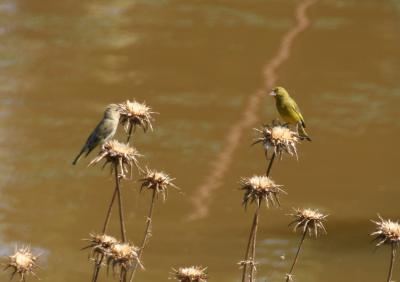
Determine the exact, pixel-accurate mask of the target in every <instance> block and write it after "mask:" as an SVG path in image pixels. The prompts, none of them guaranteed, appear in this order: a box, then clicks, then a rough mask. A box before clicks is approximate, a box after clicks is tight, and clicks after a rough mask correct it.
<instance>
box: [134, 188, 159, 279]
mask: <svg viewBox="0 0 400 282" xmlns="http://www.w3.org/2000/svg"><path fill="white" fill-rule="evenodd" d="M156 195H157V191H156V189H153V196H152V197H151V203H150V209H149V214H148V216H147V225H146V230H145V232H144V236H143V240H142V244H141V245H140V249H139V251H138V257H137V259H138V261H136V263H135V266H134V267H133V270H132V273H131V277H130V278H129V281H130V282H132V281H133V278H134V277H135V273H136V269H137V267H138V265H139V261H140V258H141V255H142V253H143V249H144V247H145V246H146V244H147V241H148V240H149V238H150V236H151V227H152V218H153V210H154V203H155V198H156Z"/></svg>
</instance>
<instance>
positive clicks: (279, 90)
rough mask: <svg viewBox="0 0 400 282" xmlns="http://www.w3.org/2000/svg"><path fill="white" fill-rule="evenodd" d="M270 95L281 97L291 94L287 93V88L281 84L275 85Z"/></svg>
mask: <svg viewBox="0 0 400 282" xmlns="http://www.w3.org/2000/svg"><path fill="white" fill-rule="evenodd" d="M269 95H271V96H274V97H275V98H276V99H281V98H284V97H287V96H289V94H288V93H287V91H286V89H285V88H283V87H281V86H278V87H275V88H274V89H273V90H272V91H271V92H270V93H269Z"/></svg>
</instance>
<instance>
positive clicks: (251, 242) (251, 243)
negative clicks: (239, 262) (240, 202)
mask: <svg viewBox="0 0 400 282" xmlns="http://www.w3.org/2000/svg"><path fill="white" fill-rule="evenodd" d="M259 209H260V206H257V209H256V212H255V213H254V217H253V223H252V225H251V229H250V235H249V240H248V242H247V248H246V253H245V257H244V260H243V273H242V282H246V276H247V264H249V258H250V252H251V251H252V250H251V247H252V246H253V241H254V237H255V234H254V232H255V231H256V230H257V227H256V226H257V225H258V211H259ZM250 263H251V264H253V263H254V261H251V262H250Z"/></svg>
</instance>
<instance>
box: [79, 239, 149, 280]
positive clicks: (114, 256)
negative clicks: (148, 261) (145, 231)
mask: <svg viewBox="0 0 400 282" xmlns="http://www.w3.org/2000/svg"><path fill="white" fill-rule="evenodd" d="M88 241H89V242H90V244H89V246H87V247H85V248H84V249H86V248H91V249H92V255H93V257H94V258H95V259H98V257H99V255H102V256H104V257H105V258H106V262H107V266H108V267H110V266H111V268H112V270H113V271H114V273H115V272H117V271H119V272H121V271H122V270H128V269H129V268H130V267H131V266H132V265H133V264H134V263H135V262H136V263H138V264H139V265H140V266H141V267H142V264H141V263H140V261H139V257H138V251H139V248H137V247H135V246H134V245H132V244H129V243H122V242H119V241H118V240H117V239H115V238H114V237H112V236H109V235H105V234H103V235H101V234H90V238H89V239H88Z"/></svg>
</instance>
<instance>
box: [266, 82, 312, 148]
mask: <svg viewBox="0 0 400 282" xmlns="http://www.w3.org/2000/svg"><path fill="white" fill-rule="evenodd" d="M270 95H271V96H274V97H275V102H276V108H277V109H278V112H279V114H280V115H281V117H282V118H283V120H284V121H285V122H287V123H289V124H293V125H296V126H297V131H298V133H299V135H300V137H302V138H305V139H307V140H308V141H311V138H310V137H309V136H308V135H307V133H306V131H305V129H304V128H305V127H306V124H305V122H304V118H303V115H302V114H301V112H300V109H299V107H298V106H297V104H296V102H295V101H294V100H293V99H292V97H290V95H289V93H288V92H287V91H286V89H285V88H283V87H275V88H274V89H273V90H272V92H271V93H270Z"/></svg>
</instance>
